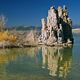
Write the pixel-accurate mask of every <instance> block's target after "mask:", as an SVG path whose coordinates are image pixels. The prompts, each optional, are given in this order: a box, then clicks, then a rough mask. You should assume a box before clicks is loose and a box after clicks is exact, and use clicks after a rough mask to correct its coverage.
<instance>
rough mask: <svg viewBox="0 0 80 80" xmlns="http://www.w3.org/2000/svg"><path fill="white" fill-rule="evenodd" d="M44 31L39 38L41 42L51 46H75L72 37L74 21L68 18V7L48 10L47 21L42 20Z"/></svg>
mask: <svg viewBox="0 0 80 80" xmlns="http://www.w3.org/2000/svg"><path fill="white" fill-rule="evenodd" d="M41 22H42V30H41V35H40V37H39V42H41V43H44V44H47V45H50V44H54V43H57V44H63V43H69V44H73V35H72V20H71V19H70V18H69V16H68V10H67V7H66V6H63V8H62V7H61V6H59V7H58V9H55V8H54V7H53V6H52V7H50V9H49V10H48V17H47V21H46V19H45V18H43V19H41Z"/></svg>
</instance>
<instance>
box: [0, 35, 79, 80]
mask: <svg viewBox="0 0 80 80" xmlns="http://www.w3.org/2000/svg"><path fill="white" fill-rule="evenodd" d="M74 39H75V40H74V45H73V47H68V48H61V47H46V46H43V47H32V48H13V49H0V80H80V34H74Z"/></svg>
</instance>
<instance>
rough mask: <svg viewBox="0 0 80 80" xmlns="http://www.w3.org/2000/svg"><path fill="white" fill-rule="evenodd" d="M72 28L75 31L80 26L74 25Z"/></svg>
mask: <svg viewBox="0 0 80 80" xmlns="http://www.w3.org/2000/svg"><path fill="white" fill-rule="evenodd" d="M72 28H73V29H75V28H80V26H79V25H73V26H72Z"/></svg>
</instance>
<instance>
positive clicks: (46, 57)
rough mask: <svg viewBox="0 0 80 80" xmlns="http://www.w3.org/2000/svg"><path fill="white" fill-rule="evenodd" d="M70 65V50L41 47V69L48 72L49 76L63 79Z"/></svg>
mask: <svg viewBox="0 0 80 80" xmlns="http://www.w3.org/2000/svg"><path fill="white" fill-rule="evenodd" d="M71 63H72V48H69V47H67V48H62V47H46V46H45V47H42V68H47V69H48V70H49V75H51V76H56V77H63V78H65V77H66V76H67V74H68V73H69V71H70V68H71Z"/></svg>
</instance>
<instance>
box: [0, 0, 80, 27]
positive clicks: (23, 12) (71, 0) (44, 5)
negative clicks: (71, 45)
mask: <svg viewBox="0 0 80 80" xmlns="http://www.w3.org/2000/svg"><path fill="white" fill-rule="evenodd" d="M52 5H53V6H55V7H56V8H57V7H58V6H59V5H60V6H63V5H66V6H67V7H68V10H69V16H70V18H71V19H72V20H73V25H75V24H80V0H0V14H3V15H5V16H6V18H7V19H8V21H7V25H8V26H13V25H25V26H31V25H32V26H34V25H35V26H40V25H41V18H43V17H47V13H48V9H49V7H50V6H52Z"/></svg>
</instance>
